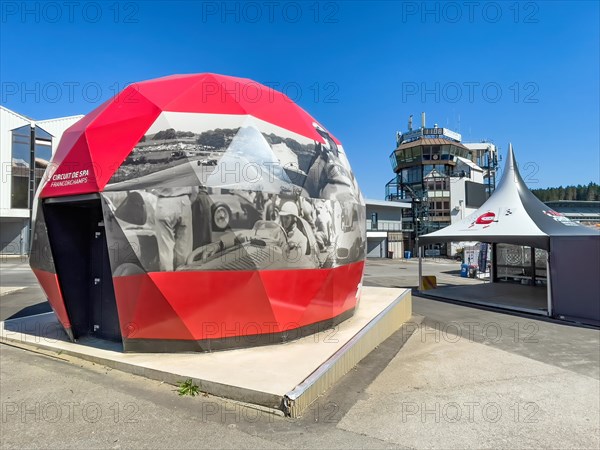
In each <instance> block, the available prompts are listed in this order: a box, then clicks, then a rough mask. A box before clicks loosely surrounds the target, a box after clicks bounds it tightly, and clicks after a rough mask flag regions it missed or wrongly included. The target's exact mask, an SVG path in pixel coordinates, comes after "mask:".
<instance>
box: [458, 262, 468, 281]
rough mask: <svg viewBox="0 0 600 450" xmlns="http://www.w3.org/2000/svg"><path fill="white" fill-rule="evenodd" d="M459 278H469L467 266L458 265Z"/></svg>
mask: <svg viewBox="0 0 600 450" xmlns="http://www.w3.org/2000/svg"><path fill="white" fill-rule="evenodd" d="M460 276H461V277H462V278H469V265H468V264H461V265H460Z"/></svg>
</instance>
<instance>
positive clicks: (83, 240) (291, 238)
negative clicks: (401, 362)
mask: <svg viewBox="0 0 600 450" xmlns="http://www.w3.org/2000/svg"><path fill="white" fill-rule="evenodd" d="M280 213H282V214H280ZM285 216H292V217H293V219H291V220H288V219H285V220H284V217H285ZM33 231H34V232H33V239H32V251H31V266H32V268H33V270H34V272H35V274H36V276H37V278H38V280H39V281H40V284H41V285H42V287H43V289H44V291H45V293H46V295H47V297H48V299H49V301H50V304H51V306H52V308H53V310H54V311H55V313H56V315H57V316H58V318H59V320H60V322H61V324H62V325H63V327H64V328H65V331H66V332H67V334H68V335H69V336H70V337H71V338H72V339H78V338H80V337H84V336H88V335H93V336H97V337H100V338H106V339H112V340H117V341H121V342H122V343H123V348H124V350H125V351H150V352H170V351H211V350H219V349H228V348H237V347H244V346H252V345H264V344H270V343H275V342H281V341H285V340H289V339H294V338H297V337H301V336H303V335H306V334H309V333H313V332H316V331H320V330H322V329H323V328H324V327H329V326H332V325H334V324H336V323H338V322H340V321H342V320H345V319H346V318H348V317H350V316H351V315H352V314H353V312H354V310H355V308H356V307H357V304H358V300H359V296H360V286H361V282H362V275H363V269H364V258H365V240H366V218H365V205H364V200H363V197H362V194H361V192H360V189H359V187H358V184H357V182H356V179H355V176H354V174H353V172H352V169H351V167H350V164H349V161H348V158H347V156H346V152H345V150H344V148H343V146H342V144H341V143H340V141H339V140H338V139H336V138H335V137H334V136H333V135H332V134H331V133H330V132H329V131H327V128H326V127H325V126H323V124H321V123H319V122H318V121H317V120H316V119H315V118H313V117H312V116H310V114H308V113H307V112H306V111H305V110H303V109H302V108H301V107H299V106H298V105H297V104H295V103H294V102H293V101H292V100H290V99H289V98H288V97H287V96H285V95H284V94H282V93H280V92H278V91H275V90H273V89H271V88H268V87H266V86H263V85H261V84H259V83H257V82H254V81H252V80H249V79H245V78H235V77H229V76H222V75H215V74H196V75H175V76H170V77H165V78H159V79H155V80H150V81H144V82H140V83H135V84H132V85H130V86H128V87H127V88H125V89H124V90H123V91H122V92H120V93H119V94H118V95H116V96H115V97H114V98H112V99H110V100H108V101H106V102H105V103H104V104H102V105H101V106H99V107H98V108H96V109H95V110H94V111H92V112H90V113H89V114H87V115H86V116H85V117H84V118H82V119H81V120H80V121H79V122H77V123H76V124H75V125H73V126H72V127H71V128H69V129H68V130H67V131H66V132H65V133H64V135H63V137H62V139H61V141H60V143H59V146H58V148H57V150H56V153H55V154H54V156H53V159H52V161H51V163H50V165H49V167H48V169H47V171H46V174H45V176H44V180H43V183H42V185H41V186H40V188H39V190H38V198H37V203H36V206H35V224H34V227H33ZM90 277H91V278H90ZM89 279H92V280H94V281H93V282H92V283H90V282H88V281H89ZM86 280H87V281H86Z"/></svg>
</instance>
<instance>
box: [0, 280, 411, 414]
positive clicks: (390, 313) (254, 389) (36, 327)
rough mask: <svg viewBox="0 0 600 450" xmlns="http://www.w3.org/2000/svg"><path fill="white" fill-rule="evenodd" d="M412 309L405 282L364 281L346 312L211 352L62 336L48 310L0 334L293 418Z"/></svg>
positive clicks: (3, 327)
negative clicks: (299, 333)
mask: <svg viewBox="0 0 600 450" xmlns="http://www.w3.org/2000/svg"><path fill="white" fill-rule="evenodd" d="M411 315H412V298H411V291H410V290H409V289H392V288H380V287H364V288H363V292H362V297H361V301H360V305H359V307H358V309H357V311H356V313H355V315H354V316H353V317H352V318H350V319H348V320H347V321H345V322H343V323H341V324H340V325H337V326H336V327H335V328H332V329H329V330H324V331H322V332H320V333H318V334H314V335H312V336H307V337H305V338H302V339H299V340H296V341H292V342H288V343H285V344H280V345H271V346H265V347H255V348H246V349H239V350H229V351H222V352H215V353H185V354H181V353H178V354H165V353H160V354H156V353H155V354H151V353H143V354H142V353H123V352H122V351H121V345H120V344H118V343H113V342H109V341H103V340H99V339H91V338H86V339H82V340H80V341H79V342H77V343H72V342H69V341H68V339H67V336H66V335H65V333H64V331H63V330H62V328H61V327H60V324H59V323H58V321H57V320H56V317H55V315H54V313H47V314H40V315H36V316H29V317H23V318H19V319H13V320H7V321H5V322H0V341H1V342H5V343H12V344H15V345H21V346H25V347H28V348H36V349H44V350H47V351H51V352H56V353H62V354H68V355H72V356H75V357H78V358H82V359H85V360H88V361H92V362H95V363H98V364H103V365H105V366H108V367H112V368H115V369H119V370H122V371H125V372H129V373H133V374H136V375H141V376H145V377H147V378H151V379H155V380H160V381H165V382H167V383H171V384H177V383H179V382H181V381H184V380H186V379H188V378H189V379H192V380H193V381H194V382H195V383H196V384H197V385H198V386H199V387H200V390H201V391H203V392H206V393H208V394H212V395H216V396H219V397H225V398H229V399H232V400H236V401H241V402H245V403H249V404H252V405H257V406H259V407H263V408H269V409H271V410H273V412H277V411H282V412H283V413H284V414H286V415H288V416H291V417H299V416H301V415H302V412H303V411H304V410H305V409H306V408H307V407H308V406H309V405H310V404H311V403H312V402H313V401H314V400H315V399H316V398H317V397H318V396H319V395H321V394H323V393H324V392H326V391H327V390H328V389H329V388H330V387H331V386H332V385H333V384H335V382H336V381H338V380H339V379H340V378H341V377H342V376H344V374H346V373H347V372H348V371H349V370H350V369H352V368H353V367H354V366H355V365H356V364H357V363H358V362H360V360H362V359H363V358H364V357H365V356H366V355H368V354H369V353H370V352H371V351H372V350H373V349H374V348H375V347H377V346H378V345H379V344H380V343H382V342H383V341H384V340H385V339H387V338H388V337H389V336H391V335H392V334H393V333H394V332H395V331H396V330H398V329H399V328H400V326H401V325H402V324H403V323H404V322H406V321H408V320H409V319H410V317H411Z"/></svg>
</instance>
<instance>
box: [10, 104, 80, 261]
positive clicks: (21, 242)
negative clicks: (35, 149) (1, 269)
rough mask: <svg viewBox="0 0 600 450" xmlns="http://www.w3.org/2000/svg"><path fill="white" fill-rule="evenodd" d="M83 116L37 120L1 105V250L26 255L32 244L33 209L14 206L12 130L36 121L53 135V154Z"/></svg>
mask: <svg viewBox="0 0 600 450" xmlns="http://www.w3.org/2000/svg"><path fill="white" fill-rule="evenodd" d="M82 117H83V116H82V115H79V116H71V117H60V118H56V119H48V120H39V121H34V120H32V119H29V118H27V117H25V116H22V115H20V114H18V113H16V112H14V111H11V110H10V109H8V108H5V107H2V106H0V166H1V167H2V179H1V180H0V253H2V254H25V253H26V252H27V249H28V247H29V244H28V242H27V233H28V228H29V209H28V208H12V207H11V198H12V177H11V175H12V173H11V172H12V130H14V129H15V128H20V127H23V126H26V125H32V124H36V125H37V126H39V127H40V128H42V129H43V130H44V131H47V132H48V133H50V134H51V135H52V154H54V152H55V151H56V148H57V147H58V144H59V142H60V138H61V137H62V135H63V133H64V132H65V130H66V129H67V128H69V127H70V126H71V125H73V124H74V123H75V122H77V121H78V120H79V119H81V118H82Z"/></svg>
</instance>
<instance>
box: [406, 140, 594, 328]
mask: <svg viewBox="0 0 600 450" xmlns="http://www.w3.org/2000/svg"><path fill="white" fill-rule="evenodd" d="M457 241H479V242H485V243H491V244H492V248H493V250H492V277H491V278H492V281H495V276H494V267H495V263H496V261H495V259H496V257H497V252H496V251H494V250H495V249H496V244H514V245H522V246H529V247H532V248H538V249H544V250H546V251H547V252H548V260H547V270H546V273H547V301H548V305H547V311H548V315H550V316H553V317H557V318H560V319H566V320H572V321H576V322H582V323H587V324H592V325H600V275H599V274H600V232H599V231H598V230H595V229H592V228H590V227H586V226H583V225H580V224H578V223H576V222H573V221H571V220H569V219H567V218H566V217H564V216H563V215H562V214H559V213H557V212H556V211H553V210H552V209H551V208H549V207H548V206H547V205H545V204H544V203H542V202H541V201H540V200H538V198H537V197H535V195H533V193H531V191H530V190H529V189H528V188H527V186H526V184H525V182H524V181H523V179H522V178H521V175H520V174H519V170H518V167H517V164H516V161H515V156H514V152H513V149H512V145H509V150H508V156H507V158H506V163H505V166H504V174H503V176H502V179H501V180H500V182H499V183H498V187H497V188H496V190H495V191H494V193H493V194H492V195H491V196H490V198H489V199H488V200H487V201H486V202H485V203H484V204H483V205H482V206H481V207H480V208H479V209H478V210H477V211H475V212H474V213H472V214H470V215H469V216H468V217H466V218H464V219H462V220H461V221H459V222H456V223H454V224H452V225H450V226H447V227H445V228H443V229H441V230H438V231H435V232H433V233H429V234H426V235H423V236H420V237H419V239H418V241H417V246H418V247H419V286H421V285H422V284H421V277H422V270H421V267H422V265H421V255H422V254H423V251H422V248H423V246H424V245H427V244H435V243H442V242H457Z"/></svg>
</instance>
